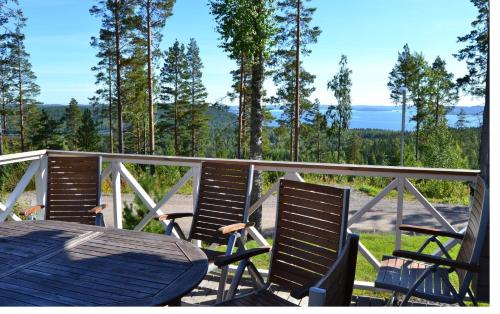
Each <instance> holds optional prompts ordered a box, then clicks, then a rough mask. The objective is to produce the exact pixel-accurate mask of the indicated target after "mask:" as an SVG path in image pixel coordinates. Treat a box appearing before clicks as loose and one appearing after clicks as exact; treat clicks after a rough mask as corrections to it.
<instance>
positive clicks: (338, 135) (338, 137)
mask: <svg viewBox="0 0 500 314" xmlns="http://www.w3.org/2000/svg"><path fill="white" fill-rule="evenodd" d="M341 132H342V129H341V128H340V127H339V130H338V131H337V163H339V162H340V135H341Z"/></svg>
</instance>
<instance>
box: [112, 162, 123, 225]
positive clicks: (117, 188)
mask: <svg viewBox="0 0 500 314" xmlns="http://www.w3.org/2000/svg"><path fill="white" fill-rule="evenodd" d="M111 167H112V170H111V187H112V189H113V224H114V227H115V228H118V229H123V222H122V190H121V185H120V162H117V161H113V162H111Z"/></svg>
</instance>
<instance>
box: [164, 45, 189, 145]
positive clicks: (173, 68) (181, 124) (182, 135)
mask: <svg viewBox="0 0 500 314" xmlns="http://www.w3.org/2000/svg"><path fill="white" fill-rule="evenodd" d="M185 50H186V49H185V46H184V44H181V43H179V41H177V40H176V41H175V42H174V44H173V45H172V46H171V47H169V48H168V51H167V52H166V53H165V60H164V64H163V67H162V69H161V76H160V77H161V90H160V100H161V103H160V105H159V108H160V110H161V111H162V112H161V113H160V120H159V122H158V131H159V133H160V134H161V135H162V136H163V137H169V138H170V139H171V141H172V142H173V148H174V152H175V154H176V155H184V154H185V153H186V151H188V147H187V145H188V143H187V141H186V132H185V130H186V124H185V122H186V121H185V119H186V112H187V104H188V101H189V98H188V95H189V94H188V93H189V84H188V78H189V73H188V63H187V59H186V52H185Z"/></svg>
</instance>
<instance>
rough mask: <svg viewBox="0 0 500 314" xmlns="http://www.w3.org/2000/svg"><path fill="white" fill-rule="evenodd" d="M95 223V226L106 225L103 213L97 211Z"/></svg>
mask: <svg viewBox="0 0 500 314" xmlns="http://www.w3.org/2000/svg"><path fill="white" fill-rule="evenodd" d="M95 225H96V226H97V227H106V226H105V224H104V215H103V214H102V213H98V214H97V215H96V216H95Z"/></svg>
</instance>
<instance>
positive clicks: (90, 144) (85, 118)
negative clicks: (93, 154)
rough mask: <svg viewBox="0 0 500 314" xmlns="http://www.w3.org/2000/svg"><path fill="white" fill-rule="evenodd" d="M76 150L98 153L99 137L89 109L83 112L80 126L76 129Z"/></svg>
mask: <svg viewBox="0 0 500 314" xmlns="http://www.w3.org/2000/svg"><path fill="white" fill-rule="evenodd" d="M77 134H78V148H79V149H80V150H83V151H98V150H99V143H100V136H99V133H98V131H97V127H96V125H95V123H94V120H93V119H92V112H91V111H90V110H89V109H85V110H84V111H83V115H82V119H81V125H80V127H79V128H78V132H77Z"/></svg>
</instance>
